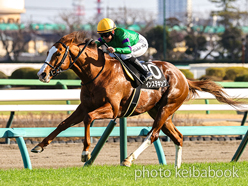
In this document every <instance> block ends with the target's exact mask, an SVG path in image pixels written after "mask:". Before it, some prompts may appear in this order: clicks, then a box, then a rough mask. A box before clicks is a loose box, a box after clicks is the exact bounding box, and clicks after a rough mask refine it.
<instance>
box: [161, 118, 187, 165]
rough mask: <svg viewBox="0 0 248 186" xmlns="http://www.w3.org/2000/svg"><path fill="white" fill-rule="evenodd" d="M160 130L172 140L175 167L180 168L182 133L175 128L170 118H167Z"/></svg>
mask: <svg viewBox="0 0 248 186" xmlns="http://www.w3.org/2000/svg"><path fill="white" fill-rule="evenodd" d="M162 131H163V132H164V134H166V135H167V136H169V137H170V139H171V140H172V141H173V142H174V144H175V147H176V155H175V167H177V168H180V166H181V163H182V146H183V135H182V134H181V133H180V132H179V131H178V130H177V128H176V127H175V126H174V124H173V123H172V120H171V118H170V119H168V120H167V121H166V122H165V124H164V125H163V126H162Z"/></svg>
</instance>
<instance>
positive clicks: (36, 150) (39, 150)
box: [31, 145, 44, 153]
mask: <svg viewBox="0 0 248 186" xmlns="http://www.w3.org/2000/svg"><path fill="white" fill-rule="evenodd" d="M43 150H44V149H43V148H42V147H40V146H38V145H37V146H35V147H34V148H33V149H32V150H31V152H33V153H41V152H42V151H43Z"/></svg>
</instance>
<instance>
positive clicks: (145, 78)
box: [142, 72, 153, 82]
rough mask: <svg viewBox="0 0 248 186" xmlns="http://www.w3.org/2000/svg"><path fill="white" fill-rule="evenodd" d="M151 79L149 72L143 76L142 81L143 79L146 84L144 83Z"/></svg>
mask: <svg viewBox="0 0 248 186" xmlns="http://www.w3.org/2000/svg"><path fill="white" fill-rule="evenodd" d="M152 77H153V75H152V73H151V72H147V74H146V75H145V76H143V78H142V79H143V81H144V82H146V81H148V80H149V79H150V78H152Z"/></svg>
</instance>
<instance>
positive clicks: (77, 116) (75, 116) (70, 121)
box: [31, 105, 85, 153]
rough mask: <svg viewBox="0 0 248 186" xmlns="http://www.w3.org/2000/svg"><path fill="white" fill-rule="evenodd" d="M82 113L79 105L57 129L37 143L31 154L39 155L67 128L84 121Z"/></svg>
mask: <svg viewBox="0 0 248 186" xmlns="http://www.w3.org/2000/svg"><path fill="white" fill-rule="evenodd" d="M84 116H85V114H84V112H83V110H82V108H81V105H79V106H78V107H77V109H76V110H75V111H74V112H73V113H72V114H71V115H70V116H69V117H68V118H67V119H65V120H64V121H63V122H61V123H60V124H59V125H58V126H57V128H56V129H55V130H54V131H53V132H52V133H51V134H49V135H48V136H47V137H46V138H44V139H43V141H42V142H41V143H39V144H38V145H37V146H35V147H34V148H33V149H32V150H31V152H34V153H39V152H42V151H43V150H44V147H46V146H47V145H49V144H50V143H51V142H52V140H53V139H54V138H55V137H56V136H57V135H58V134H59V133H60V132H62V131H63V130H66V129H67V128H69V127H70V126H73V125H75V124H78V123H80V122H81V121H83V119H84Z"/></svg>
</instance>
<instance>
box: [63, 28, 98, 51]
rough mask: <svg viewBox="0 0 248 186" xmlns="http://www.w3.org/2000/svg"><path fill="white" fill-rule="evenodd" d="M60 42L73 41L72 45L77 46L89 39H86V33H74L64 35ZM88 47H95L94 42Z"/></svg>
mask: <svg viewBox="0 0 248 186" xmlns="http://www.w3.org/2000/svg"><path fill="white" fill-rule="evenodd" d="M61 40H62V41H64V42H66V41H71V40H72V41H73V43H74V44H76V45H79V44H82V43H86V42H87V41H88V40H89V38H87V33H86V32H84V31H74V32H72V33H70V34H68V35H65V36H63V37H62V38H61ZM88 47H96V44H95V42H91V43H90V44H89V45H88Z"/></svg>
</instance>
